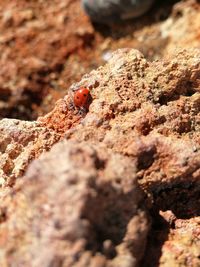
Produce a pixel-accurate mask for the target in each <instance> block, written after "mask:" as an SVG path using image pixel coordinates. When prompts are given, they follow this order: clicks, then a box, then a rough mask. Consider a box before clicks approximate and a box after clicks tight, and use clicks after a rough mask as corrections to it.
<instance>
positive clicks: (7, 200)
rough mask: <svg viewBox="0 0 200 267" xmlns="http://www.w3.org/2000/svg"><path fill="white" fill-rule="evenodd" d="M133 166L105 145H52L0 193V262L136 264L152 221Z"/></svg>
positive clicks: (17, 263) (127, 159)
mask: <svg viewBox="0 0 200 267" xmlns="http://www.w3.org/2000/svg"><path fill="white" fill-rule="evenodd" d="M135 170H136V169H135V163H134V162H133V161H132V160H130V159H129V158H128V157H124V156H121V155H119V154H117V153H113V152H112V151H111V150H109V149H107V148H106V147H105V146H103V145H96V146H95V145H94V146H92V145H88V144H87V143H80V144H78V143H76V142H67V141H62V142H60V143H59V144H57V145H55V146H54V147H53V148H52V150H51V151H50V152H47V153H44V154H43V155H42V156H41V157H40V158H39V159H38V160H35V161H34V162H33V163H32V164H31V165H30V167H29V169H28V171H27V173H26V175H25V177H23V179H22V180H21V181H20V182H19V183H18V184H17V186H16V187H15V189H14V190H13V191H11V192H8V193H7V194H5V195H4V196H2V197H1V202H0V214H1V216H0V218H1V222H2V223H1V224H0V236H1V238H0V247H1V253H0V266H2V267H5V266H11V265H12V263H13V262H14V263H15V265H16V266H21V265H23V266H30V267H31V266H34V267H39V266H44V267H47V266H59V267H61V266H65V267H67V266H69V267H71V266H74V267H75V266H77V267H78V266H79V267H81V266H85V267H86V266H87V267H89V266H91V267H92V266H94V267H97V266H98V267H101V266H102V267H103V266H104V267H105V266H108V267H115V266H117V267H119V266H124V267H129V266H130V267H134V266H138V262H139V261H140V260H141V258H142V256H143V252H144V248H145V244H146V238H147V233H148V230H149V223H150V221H149V218H148V216H147V213H146V209H145V207H144V204H145V198H144V197H145V195H144V193H142V191H141V189H140V188H139V185H138V183H137V178H136V173H135ZM13 237H14V238H13Z"/></svg>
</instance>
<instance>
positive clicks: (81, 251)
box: [0, 49, 200, 267]
mask: <svg viewBox="0 0 200 267" xmlns="http://www.w3.org/2000/svg"><path fill="white" fill-rule="evenodd" d="M79 86H87V87H89V89H90V93H91V97H92V102H91V104H90V106H89V111H88V112H87V113H86V114H85V115H84V116H83V115H80V114H79V113H78V110H76V109H70V108H69V107H70V101H71V98H70V93H69V94H68V95H66V97H65V98H64V99H61V100H59V101H58V102H57V104H56V105H55V108H54V110H53V111H52V112H50V113H49V114H47V115H46V116H43V117H40V118H39V119H38V121H37V122H33V123H28V124H26V123H24V122H21V123H22V126H23V127H25V128H26V127H27V129H28V130H27V132H28V134H30V135H31V136H32V133H31V132H32V131H33V129H35V128H36V129H38V130H36V132H37V134H36V138H35V139H34V140H35V141H34V144H32V143H31V147H32V145H33V151H35V150H36V151H37V149H35V144H38V142H39V147H40V145H41V144H42V145H41V147H43V145H44V147H45V146H46V142H47V144H48V146H47V149H49V148H50V147H51V146H52V145H53V143H54V142H55V141H56V140H58V139H59V138H60V137H62V138H65V139H71V140H73V142H75V143H76V142H77V143H80V145H77V144H74V143H71V142H72V141H69V140H68V141H64V142H63V143H60V144H58V145H56V146H55V147H54V148H53V149H52V151H50V152H48V153H47V154H45V155H44V156H42V157H41V158H40V159H38V160H37V161H35V162H34V163H33V164H30V169H29V171H28V172H27V173H26V174H25V176H24V177H22V179H21V183H17V185H16V186H14V188H13V191H12V192H10V193H9V192H7V189H5V190H2V192H1V203H2V205H1V221H2V224H1V225H0V231H2V235H0V236H2V240H1V242H0V243H1V244H3V245H2V249H3V248H4V249H3V250H2V254H1V259H2V266H3V267H4V265H5V266H6V267H7V266H9V267H10V266H12V265H11V262H13V261H14V262H19V266H20V264H21V265H23V264H24V263H23V262H21V258H22V257H21V255H26V257H25V259H24V260H25V263H26V262H28V263H30V264H33V266H34V267H40V266H45V264H47V266H49V265H50V264H51V265H52V266H54V264H55V266H56V267H57V266H58V267H59V266H80V267H83V266H94V267H97V266H109V267H110V266H120V267H121V266H125V267H126V266H128V267H129V266H130V267H133V266H136V265H137V263H138V262H139V261H140V260H142V261H141V264H139V266H142V267H147V266H148V267H155V266H160V267H166V266H169V263H170V264H171V265H170V266H172V267H173V266H174V267H175V266H178V267H182V266H185V267H187V266H195V267H197V266H199V265H200V257H199V240H200V225H199V215H200V209H199V207H200V203H199V194H200V112H199V111H200V50H199V49H188V50H180V51H177V52H176V53H175V54H174V55H171V56H168V57H166V58H165V59H163V60H162V61H154V62H149V61H147V60H146V59H145V58H144V56H143V55H142V54H141V53H140V52H138V51H136V50H134V49H132V50H131V49H122V50H118V51H116V52H115V53H114V54H113V56H112V58H111V59H110V61H109V62H108V63H107V64H106V65H105V66H103V67H100V68H98V69H97V70H95V71H92V72H91V73H90V74H88V75H85V76H84V77H83V79H82V80H81V81H80V82H79V83H76V84H73V85H72V86H71V87H70V88H69V92H71V91H73V89H75V88H78V87H79ZM3 122H6V123H4V126H3V130H2V131H3V137H4V135H6V134H7V133H9V134H10V133H12V132H15V131H16V130H15V131H13V130H12V131H11V130H10V128H9V127H7V128H6V125H7V124H9V123H10V124H13V123H14V122H12V120H6V121H3ZM25 124H26V125H27V126H24V125H25ZM28 125H29V126H28ZM31 125H35V126H34V128H31V127H32V126H31ZM22 126H20V127H21V128H22V129H23V127H22ZM36 126H37V127H39V128H37V127H36ZM16 127H19V126H16V123H14V127H13V129H16ZM20 127H19V128H20ZM30 129H32V130H30ZM17 132H18V131H17ZM46 132H47V133H48V136H50V137H49V138H50V140H51V141H50V143H48V140H45V139H46V137H45V134H43V133H46ZM12 135H13V134H12ZM26 135H27V134H25V135H24V133H23V131H20V134H19V135H18V139H17V140H20V139H19V138H21V136H22V139H23V140H24V138H25V136H26ZM33 135H34V134H33ZM14 136H15V135H14ZM28 136H29V135H28ZM54 138H55V139H54ZM44 140H45V141H44ZM17 142H18V141H17ZM41 142H42V143H41ZM43 142H44V143H43ZM99 143H101V144H99ZM15 145H17V144H15ZM36 147H37V145H36ZM42 150H43V148H42ZM5 151H7V150H5ZM23 151H28V153H29V155H33V154H30V151H31V149H29V147H28V146H27V147H26V146H25V148H24V150H23ZM39 151H40V150H39ZM92 151H93V152H92ZM95 151H96V152H95ZM6 153H7V152H6ZM34 153H35V152H34ZM38 154H40V152H39V153H38ZM38 154H35V155H36V156H37V155H38ZM5 155H7V154H5ZM35 155H34V156H33V157H31V159H32V158H34V157H35ZM23 157H24V156H22V158H23ZM66 158H67V159H68V160H66ZM25 162H26V160H25ZM105 162H106V163H107V164H105ZM27 165H28V163H27ZM27 165H26V166H27ZM16 166H17V165H16ZM14 167H15V165H14ZM13 169H14V168H13ZM24 170H25V169H24ZM7 176H8V178H6V179H7V180H9V173H7ZM137 179H138V182H139V184H140V186H141V188H142V189H143V190H144V191H145V192H146V198H144V196H143V195H142V193H141V192H140V191H138V190H139V189H138V185H137V182H136V180H137ZM131 181H133V184H129V182H131ZM66 183H67V185H68V186H69V187H70V189H69V188H68V186H67V188H66V187H65V186H64V185H66ZM8 184H9V183H8ZM107 186H108V187H107ZM108 188H109V190H111V191H107V190H108ZM118 189H119V190H120V193H119V192H118ZM73 190H74V191H73ZM115 190H117V191H115ZM126 190H128V191H126ZM129 190H133V192H134V194H132V192H131V191H129ZM8 191H9V190H8ZM72 192H73V194H72ZM126 192H129V193H130V194H129V193H126ZM137 192H138V193H137ZM135 194H136V195H135ZM137 194H138V197H136V196H137ZM65 196H66V198H65ZM68 199H70V202H69V203H68ZM46 203H48V205H46V206H45V204H46ZM127 203H128V206H127ZM130 203H132V204H131V205H130ZM143 205H146V207H148V208H149V210H150V214H151V216H152V221H153V223H152V228H151V230H150V232H149V233H148V222H149V220H148V219H147V217H146V215H145V212H144V211H145V208H143V207H142V206H143ZM72 207H73V210H74V212H75V214H74V213H73V212H72ZM125 207H127V210H126V208H125ZM141 207H142V208H141ZM65 208H66V209H65ZM112 208H114V211H113V210H112ZM9 209H10V210H9ZM110 209H111V211H110ZM116 210H117V211H118V212H119V213H120V214H119V213H117V219H119V220H117V219H116V217H114V219H113V221H110V220H111V217H112V216H111V215H113V213H112V212H114V214H115V211H116ZM94 211H95V213H94ZM96 211H97V213H96ZM140 211H141V212H142V213H140ZM70 212H71V213H70ZM63 214H66V216H63ZM67 214H72V215H73V214H74V215H73V216H75V217H73V216H67ZM107 214H109V215H108V218H107ZM140 214H142V215H141V216H143V219H141V220H140V219H139V218H140ZM104 216H105V217H104ZM110 216H111V217H110ZM138 216H139V217H138ZM82 219H84V221H82ZM107 219H108V221H107ZM73 220H75V221H73ZM85 220H86V221H85ZM135 220H136V222H135ZM122 221H123V222H126V223H125V224H121V223H122ZM16 222H17V224H16ZM114 222H115V223H116V224H117V225H115V224H114ZM118 223H119V224H118ZM132 223H133V224H132ZM113 224H114V226H113ZM16 225H17V227H16ZM65 225H67V226H68V225H70V227H69V229H68V227H66V228H65ZM111 225H112V226H113V227H112V226H111ZM40 227H41V228H40ZM115 227H116V228H115ZM129 227H130V228H129ZM137 227H138V228H137ZM78 229H79V230H80V229H81V231H78ZM115 231H117V233H118V234H115V233H116V232H115ZM120 231H122V232H123V235H122V234H121V235H120V234H119V233H121V232H120ZM75 233H76V234H75ZM105 233H106V236H105V237H104V236H103V234H105ZM136 233H137V234H136ZM138 233H140V234H139V237H138ZM147 233H148V242H147V246H146V250H145V254H144V255H145V257H143V259H142V256H143V254H142V252H143V250H144V247H145V244H146V237H147ZM107 234H108V236H107ZM16 236H17V238H16ZM102 237H103V240H102V239H101V238H102ZM133 237H134V238H133ZM107 239H109V240H111V241H112V242H110V241H109V240H107ZM31 240H32V241H31ZM127 240H128V241H127ZM104 241H105V242H104ZM126 241H127V242H126ZM129 241H130V243H129ZM20 242H21V243H22V244H21V243H20ZM189 244H190V245H189ZM129 245H130V246H129ZM133 247H134V249H133V250H132V248H133ZM178 247H179V248H181V249H178ZM186 247H188V248H187V251H186ZM138 248H140V249H138ZM138 250H139V251H140V252H141V253H140V252H138ZM30 251H31V253H32V254H30ZM38 251H40V252H42V253H40V255H41V257H40V256H38V257H37V255H38V254H37V253H38ZM57 252H58V255H57ZM67 253H69V254H71V255H74V257H73V259H72V258H70V257H69V254H67ZM110 253H111V254H110ZM77 254H78V255H77ZM46 255H48V256H46ZM49 255H50V256H51V257H50V256H49ZM122 255H126V256H127V257H126V258H123V257H121V256H122ZM170 255H171V258H170ZM70 260H72V262H70ZM77 260H78V262H77V265H76V263H75V262H76V261H77ZM3 261H5V263H4V262H3ZM73 261H74V262H73ZM122 262H123V263H122ZM3 264H4V265H3ZM6 264H7V265H6ZM9 264H10V265H9ZM48 264H49V265H48ZM70 264H71V265H70ZM24 265H25V266H26V264H24ZM51 265H50V266H51ZM17 267H18V266H17Z"/></svg>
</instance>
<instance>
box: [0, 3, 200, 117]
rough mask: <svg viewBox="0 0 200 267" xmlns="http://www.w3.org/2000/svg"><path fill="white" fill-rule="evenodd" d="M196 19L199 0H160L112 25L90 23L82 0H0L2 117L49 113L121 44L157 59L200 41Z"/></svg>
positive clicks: (198, 18)
mask: <svg viewBox="0 0 200 267" xmlns="http://www.w3.org/2000/svg"><path fill="white" fill-rule="evenodd" d="M177 2H178V3H177ZM199 20H200V3H199V1H198V0H182V1H178V0H166V1H162V0H156V1H155V5H154V7H152V9H151V10H150V12H148V13H147V14H146V15H145V16H143V17H141V18H140V19H138V20H137V19H136V20H130V21H127V22H126V23H123V24H122V25H118V26H116V25H115V26H113V27H110V28H109V27H105V28H104V27H100V26H94V25H92V23H91V22H90V21H89V19H88V18H87V17H86V16H85V15H84V12H83V10H81V5H80V0H40V1H34V0H29V1H27V0H17V1H16V0H9V1H5V0H0V32H1V36H0V53H1V55H2V56H1V57H0V118H3V117H12V118H18V119H23V120H27V119H28V120H35V119H36V118H37V116H38V114H40V115H42V114H46V113H47V112H49V111H50V110H52V109H53V107H54V104H55V101H56V100H58V99H60V98H61V97H63V96H64V95H65V94H66V91H67V88H68V87H69V85H71V84H72V83H74V82H75V81H79V80H80V78H81V77H82V75H83V74H85V73H88V72H89V71H91V70H92V69H94V68H96V67H97V66H100V65H102V64H103V62H105V61H107V60H108V58H109V56H110V54H111V52H112V51H115V50H116V49H118V48H123V47H133V48H135V49H138V50H140V51H141V52H142V53H143V54H144V55H145V57H146V58H148V59H151V60H155V59H162V58H163V56H165V55H166V54H168V53H169V51H173V50H174V49H175V48H176V47H182V48H190V47H199Z"/></svg>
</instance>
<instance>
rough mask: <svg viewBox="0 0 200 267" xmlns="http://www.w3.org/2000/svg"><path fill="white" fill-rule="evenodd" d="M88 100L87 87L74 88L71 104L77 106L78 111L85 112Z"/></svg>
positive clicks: (88, 92)
mask: <svg viewBox="0 0 200 267" xmlns="http://www.w3.org/2000/svg"><path fill="white" fill-rule="evenodd" d="M90 101H91V95H90V90H89V89H88V88H87V87H80V88H78V89H76V90H74V93H73V96H72V106H73V107H76V108H78V109H79V111H80V113H85V112H86V111H87V110H88V107H89V104H90Z"/></svg>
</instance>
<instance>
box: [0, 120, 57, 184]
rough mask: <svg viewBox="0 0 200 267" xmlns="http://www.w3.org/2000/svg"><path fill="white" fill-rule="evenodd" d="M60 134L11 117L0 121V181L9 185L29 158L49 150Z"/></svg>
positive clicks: (27, 162) (26, 164) (24, 167)
mask: <svg viewBox="0 0 200 267" xmlns="http://www.w3.org/2000/svg"><path fill="white" fill-rule="evenodd" d="M59 138H60V136H59V135H58V134H57V133H55V132H53V131H52V130H49V129H47V128H44V127H42V126H40V125H39V123H37V122H27V121H19V120H12V119H3V120H1V121H0V177H1V178H0V183H1V185H3V186H6V185H11V184H13V183H14V182H15V179H16V178H18V177H20V176H22V175H23V174H24V172H25V170H26V168H27V166H28V164H29V163H30V161H31V160H33V159H35V158H37V157H38V156H39V155H40V154H41V153H42V152H44V151H47V150H49V149H50V148H51V147H52V145H53V144H54V143H55V142H57V141H58V140H59Z"/></svg>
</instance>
